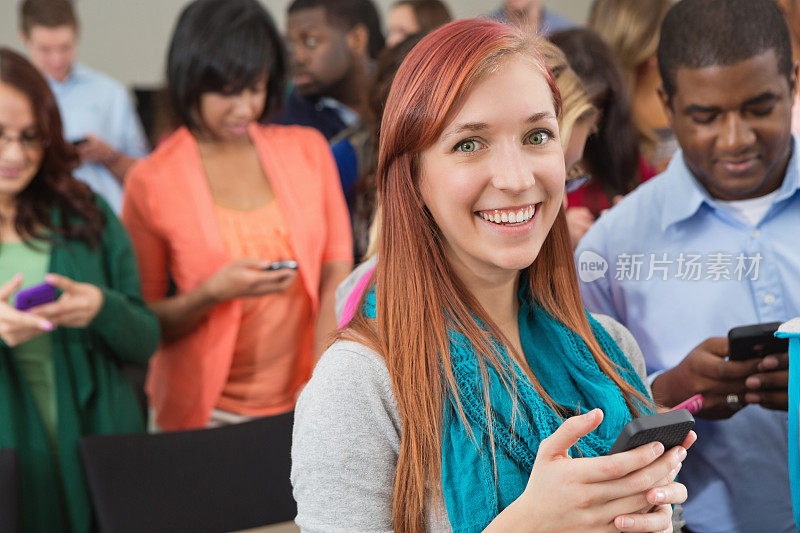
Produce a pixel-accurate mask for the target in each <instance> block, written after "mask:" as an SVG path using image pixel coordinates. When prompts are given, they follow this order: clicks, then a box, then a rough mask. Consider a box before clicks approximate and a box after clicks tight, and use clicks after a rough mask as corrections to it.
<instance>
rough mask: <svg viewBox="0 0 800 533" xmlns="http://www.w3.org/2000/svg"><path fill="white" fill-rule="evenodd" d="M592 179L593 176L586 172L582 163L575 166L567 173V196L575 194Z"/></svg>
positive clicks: (565, 186)
mask: <svg viewBox="0 0 800 533" xmlns="http://www.w3.org/2000/svg"><path fill="white" fill-rule="evenodd" d="M590 179H592V176H591V174H589V173H588V172H586V170H585V169H584V168H583V165H581V164H580V163H577V164H575V165H574V166H573V167H572V168H571V169H569V172H568V173H567V181H566V183H565V185H564V191H565V192H566V193H567V194H570V193H573V192H575V191H577V190H578V189H580V188H581V187H583V186H584V185H586V184H587V183H588V182H589V180H590Z"/></svg>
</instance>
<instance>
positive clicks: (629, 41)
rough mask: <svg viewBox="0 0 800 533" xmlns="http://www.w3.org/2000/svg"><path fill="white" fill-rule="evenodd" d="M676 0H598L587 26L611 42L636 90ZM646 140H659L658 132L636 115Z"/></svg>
mask: <svg viewBox="0 0 800 533" xmlns="http://www.w3.org/2000/svg"><path fill="white" fill-rule="evenodd" d="M674 3H675V2H674V0H595V1H594V3H593V4H592V9H591V11H590V12H589V20H588V22H587V26H588V27H589V28H590V29H592V30H594V31H595V32H597V33H598V35H600V37H602V38H603V40H604V41H605V42H606V43H608V45H609V46H610V47H611V49H612V50H613V51H614V54H615V55H616V56H617V59H618V60H619V63H620V65H621V66H622V70H623V73H624V75H625V81H626V83H627V84H628V92H629V94H631V95H634V94H636V79H637V76H638V74H639V72H640V70H641V68H642V66H644V65H645V63H647V61H649V60H650V59H651V58H653V57H656V53H657V52H658V40H659V38H660V37H661V23H662V22H663V21H664V17H665V16H666V15H667V11H669V9H670V8H671V7H672V5H673V4H674ZM634 121H635V122H636V128H637V129H638V130H639V133H640V135H642V137H644V140H645V143H646V144H647V143H653V142H655V140H656V137H655V133H654V132H653V131H650V130H649V129H648V128H646V127H644V126H643V125H642V124H640V123H639V121H638V120H637V119H636V117H634Z"/></svg>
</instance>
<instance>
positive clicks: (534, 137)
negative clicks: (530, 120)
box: [527, 131, 550, 146]
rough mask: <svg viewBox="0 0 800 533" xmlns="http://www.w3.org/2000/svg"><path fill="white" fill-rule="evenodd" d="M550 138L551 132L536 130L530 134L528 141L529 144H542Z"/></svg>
mask: <svg viewBox="0 0 800 533" xmlns="http://www.w3.org/2000/svg"><path fill="white" fill-rule="evenodd" d="M549 139H550V134H548V133H547V132H546V131H534V132H533V133H531V134H530V135H528V138H527V141H528V143H529V144H533V145H537V146H538V145H540V144H544V143H546V142H547V141H548V140H549Z"/></svg>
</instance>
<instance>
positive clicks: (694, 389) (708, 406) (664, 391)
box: [652, 337, 763, 419]
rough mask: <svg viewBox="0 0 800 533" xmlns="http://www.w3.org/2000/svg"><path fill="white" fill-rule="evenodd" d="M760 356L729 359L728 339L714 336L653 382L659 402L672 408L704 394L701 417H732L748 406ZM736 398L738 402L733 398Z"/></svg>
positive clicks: (699, 413) (656, 398)
mask: <svg viewBox="0 0 800 533" xmlns="http://www.w3.org/2000/svg"><path fill="white" fill-rule="evenodd" d="M762 363H763V361H762V360H760V359H748V360H745V361H729V360H728V339H727V338H725V337H711V338H708V339H706V340H704V341H703V342H701V343H700V344H698V345H697V346H696V347H695V348H694V349H693V350H692V351H691V352H689V354H688V355H687V356H686V357H685V358H684V359H683V361H681V362H680V363H678V365H677V366H675V367H673V368H671V369H669V370H667V371H665V372H664V373H662V374H661V375H659V376H658V377H656V379H655V380H654V381H653V385H652V388H653V397H654V399H655V400H656V402H657V403H660V404H663V405H666V406H669V407H672V406H674V405H677V404H679V403H680V402H682V401H684V400H686V398H689V397H691V396H694V395H695V394H702V395H703V399H704V405H703V408H702V409H701V410H700V411H699V412H698V413H697V414H696V416H697V417H698V418H709V419H722V418H730V417H731V416H732V415H733V414H734V413H736V411H738V409H739V408H741V407H742V406H743V405H744V401H745V394H747V391H748V389H747V385H746V384H745V382H746V380H747V378H748V377H750V376H751V375H753V374H758V373H759V365H760V364H762ZM734 396H735V399H736V401H735V402H734V401H733V399H734Z"/></svg>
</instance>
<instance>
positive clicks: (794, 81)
mask: <svg viewBox="0 0 800 533" xmlns="http://www.w3.org/2000/svg"><path fill="white" fill-rule="evenodd" d="M798 69H800V64H798V63H797V61H795V62H794V63H792V76H791V78H789V89H790V90H791V95H792V100H794V95H796V94H797V73H798Z"/></svg>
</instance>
